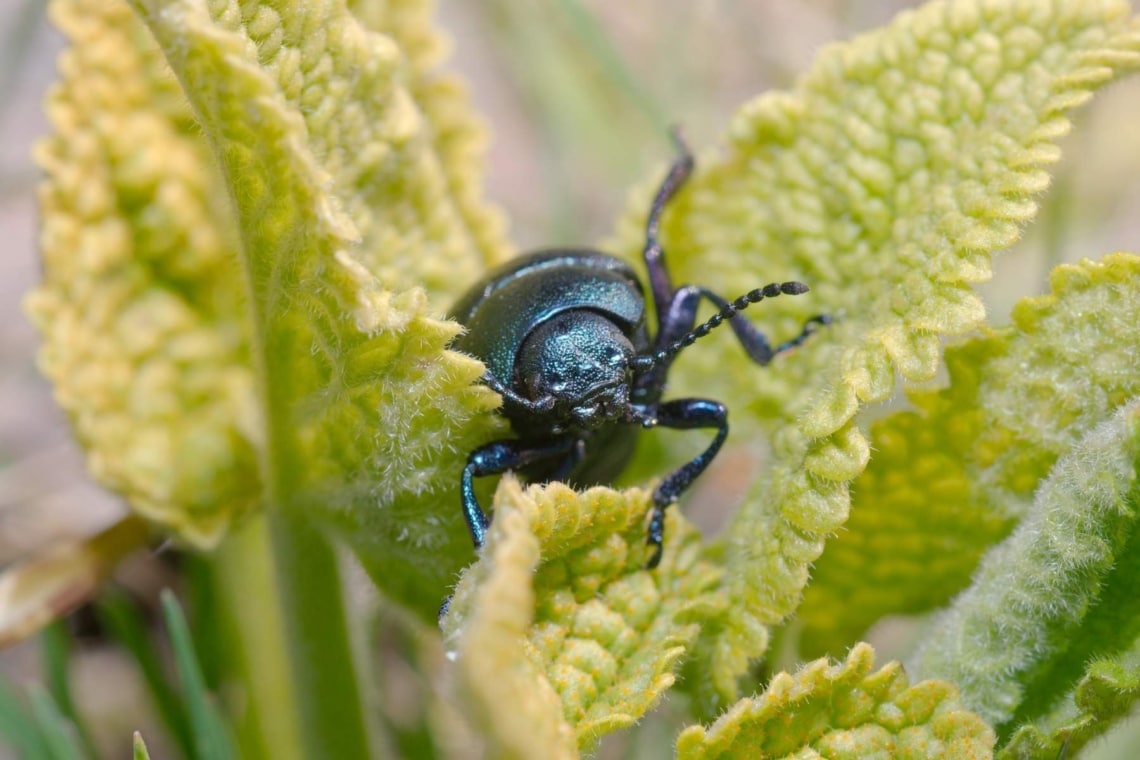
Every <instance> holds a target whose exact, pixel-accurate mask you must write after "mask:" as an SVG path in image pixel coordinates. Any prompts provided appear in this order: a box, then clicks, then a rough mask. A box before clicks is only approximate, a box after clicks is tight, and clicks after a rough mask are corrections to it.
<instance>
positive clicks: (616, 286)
mask: <svg viewBox="0 0 1140 760" xmlns="http://www.w3.org/2000/svg"><path fill="white" fill-rule="evenodd" d="M672 137H673V141H674V143H675V145H676V149H677V157H676V159H675V160H674V162H673V164H672V166H671V167H670V169H669V171H668V173H667V174H666V176H665V179H664V181H663V182H662V184H661V186H660V188H659V189H658V190H657V193H656V195H655V196H654V199H653V204H652V206H651V207H650V211H649V218H648V220H647V223H646V231H645V247H644V249H643V258H644V260H645V267H646V270H647V273H648V275H649V278H648V280H649V290H650V293H651V296H652V298H653V306H654V309H655V311H656V315H657V319H656V321H657V329H656V331H655V333H654V334H652V335H651V334H650V333H649V329H648V326H647V324H646V323H647V316H646V302H645V291H644V288H643V286H642V283H641V280H640V279H639V278H638V276H637V273H636V272H635V271H634V270H633V268H632V267H631V266H630V265H629V264H628V263H626V262H625V261H623V260H622V259H619V258H617V257H615V256H611V255H609V254H606V253H602V252H600V251H596V250H591V249H588V248H566V249H552V250H544V251H538V252H536V253H531V254H529V255H524V256H521V257H519V258H517V259H515V260H513V261H510V262H507V263H506V264H505V265H504V266H502V267H500V268H498V269H496V270H494V271H492V272H491V273H490V274H488V275H487V276H486V277H484V278H483V279H482V280H481V281H479V282H478V283H476V284H475V285H474V286H473V287H472V288H471V289H470V290H469V291H468V292H467V293H466V294H465V295H464V296H463V297H462V298H460V299H459V301H458V302H456V304H455V305H454V306H453V307H452V309H451V312H450V314H449V316H450V317H451V318H452V319H455V320H456V321H458V322H459V323H461V324H462V325H463V326H464V327H466V331H465V332H464V333H462V334H461V335H459V336H458V337H457V338H456V339H455V340H454V341H453V343H452V348H454V349H456V350H459V351H463V352H465V353H467V354H470V355H472V356H474V357H476V358H478V359H479V360H481V361H482V362H483V363H484V365H485V366H486V372H485V374H484V375H483V377H482V382H483V383H484V384H485V385H486V386H487V387H489V388H490V389H491V390H493V391H495V392H496V393H498V394H500V395H501V396H502V400H503V401H502V408H501V410H500V411H501V413H502V414H503V416H505V417H506V418H507V420H509V422H510V424H511V429H512V431H513V432H514V434H515V436H516V437H515V438H508V439H503V440H498V441H493V442H491V443H488V444H486V445H484V446H481V447H479V448H478V449H476V450H475V451H473V452H472V453H471V454H470V456H469V457H468V459H467V464H466V466H465V467H464V468H463V474H462V477H461V481H460V499H461V503H462V508H463V515H464V517H465V518H466V521H467V527H468V528H469V529H470V532H471V538H472V540H473V542H474V544H475V548H476V549H479V548H481V547H482V546H483V542H484V540H485V538H486V534H487V529H488V526H489V521H488V519H487V515H486V514H485V513H484V512H483V510H482V508H480V506H479V503H478V501H477V500H476V498H475V490H474V479H475V478H477V477H483V476H488V475H498V474H501V473H503V472H506V471H508V470H517V471H520V473H521V474H523V475H524V477H526V479H527V480H528V481H531V482H548V481H556V480H557V481H569V482H570V483H571V484H573V485H587V484H592V483H601V482H607V481H608V480H610V479H611V478H613V477H614V476H616V475H617V474H618V473H620V472H621V470H622V468H623V467H624V466H625V464H626V462H627V461H628V460H629V458H630V456H631V454H632V452H633V444H634V440H635V437H636V434H637V431H638V429H639V428H652V427H655V426H656V427H666V428H679V429H685V430H688V429H695V428H707V429H712V430H715V431H716V434H715V437H714V438H713V441H712V443H711V444H710V445H709V446H708V448H706V449H705V450H704V451H703V452H702V453H701V454H699V455H698V456H696V457H695V458H694V459H692V460H691V461H689V462H688V463H686V464H684V465H682V466H681V467H679V468H678V469H676V470H675V471H673V472H672V473H670V474H669V475H667V476H666V477H665V478H664V480H662V481H661V483H660V485H658V486H657V488H656V489H655V490H654V492H653V507H652V517H651V518H650V521H649V528H648V536H647V543H648V544H649V545H650V546H652V547H653V554H652V556H651V558H650V560H649V563H648V567H649V568H653V567H656V566H657V564H658V562H660V560H661V552H662V542H663V539H664V520H665V510H666V508H667V507H668V506H669V505H670V504H672V503H673V502H675V501H676V500H677V499H678V497H679V496H680V495H681V493H683V492H684V491H685V489H687V488H688V487H689V485H690V484H691V483H692V482H693V480H694V479H696V478H697V476H699V475H700V474H701V473H702V472H703V471H704V470H705V468H707V467H708V466H709V463H710V462H712V460H713V458H714V457H715V456H716V454H717V452H718V451H719V450H720V447H721V445H722V444H723V443H724V440H725V438H726V437H727V435H728V413H727V410H726V409H725V407H724V405H723V404H721V403H719V402H717V401H712V400H709V399H701V398H686V399H675V400H670V401H662V399H661V397H662V395H663V393H664V390H665V382H666V377H667V375H668V372H669V367H670V365H671V364H672V362H673V360H674V358H675V357H676V356H677V354H678V352H680V351H681V350H682V349H684V348H685V347H686V346H689V345H691V344H692V343H693V342H694V341H696V340H698V339H700V338H702V337H704V336H705V335H707V334H708V333H709V332H711V331H712V330H713V329H714V328H716V327H717V326H719V325H720V324H722V323H723V322H725V321H727V322H728V324H729V325H730V326H731V327H732V329H733V331H734V332H735V333H736V337H737V339H738V340H739V341H740V343H741V345H742V346H743V347H744V350H745V352H746V353H747V354H748V356H749V358H750V359H751V360H752V361H754V362H756V363H757V364H759V365H766V364H768V363H769V362H771V361H772V359H773V358H775V357H776V356H777V355H779V354H781V353H783V352H785V351H787V350H789V349H791V348H794V347H795V346H798V345H800V344H801V343H803V342H804V341H805V340H807V338H808V336H809V335H811V334H812V333H813V332H814V331H815V329H816V328H817V327H818V326H819V325H825V324H828V323H829V321H830V320H829V319H828V318H827V317H826V316H824V315H820V316H816V317H812V318H811V319H809V320H808V321H807V322H806V323H805V324H804V327H803V330H802V331H801V332H800V334H799V335H797V336H796V337H794V338H792V339H791V340H788V341H785V342H784V343H781V344H779V345H777V346H775V347H772V346H771V344H770V343H769V342H768V339H767V338H766V337H765V335H764V333H762V332H761V331H760V330H759V329H757V328H756V326H755V325H753V324H752V323H751V322H749V321H748V320H746V319H744V318H743V317H738V313H739V312H740V311H741V310H743V309H745V308H746V307H747V306H749V305H750V304H754V303H757V302H759V301H761V300H763V299H766V298H774V297H776V296H778V295H800V294H802V293H806V292H807V290H808V287H807V286H806V285H804V284H803V283H799V282H784V283H771V284H769V285H765V286H764V287H762V288H756V289H754V290H751V291H749V292H748V293H745V294H744V295H743V296H741V297H740V298H737V299H736V300H735V301H732V302H729V301H726V300H725V299H724V298H722V297H720V296H719V295H717V294H716V293H713V292H712V291H710V290H708V289H706V288H703V287H700V286H696V285H684V286H681V287H674V285H673V282H672V278H671V277H670V275H669V270H668V268H667V267H666V265H665V251H664V250H663V248H662V247H661V242H660V240H659V239H658V232H659V227H660V221H661V215H662V212H663V211H664V210H665V207H666V206H667V205H668V203H669V201H670V200H671V199H672V198H673V197H674V196H675V195H676V194H677V191H678V190H680V189H681V187H682V186H683V185H684V184H685V181H686V180H687V179H688V178H689V175H690V174H691V173H692V170H693V163H694V162H693V156H692V153H691V152H690V151H689V149H688V146H687V145H686V144H685V142H684V140H683V139H682V137H681V136H680V134H679V133H678V132H676V131H674V132H673V133H672ZM702 299H703V300H706V301H710V302H712V304H713V305H714V306H716V307H717V308H718V309H719V311H718V312H717V313H716V314H715V315H713V316H712V317H711V318H710V319H708V320H707V321H706V322H704V323H702V324H701V325H700V326H699V327H696V328H695V329H694V327H693V326H694V324H695V323H696V317H697V308H698V306H699V305H700V302H701V301H702Z"/></svg>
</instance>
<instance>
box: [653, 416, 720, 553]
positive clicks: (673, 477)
mask: <svg viewBox="0 0 1140 760" xmlns="http://www.w3.org/2000/svg"><path fill="white" fill-rule="evenodd" d="M649 410H652V407H650V409H649ZM655 418H656V420H657V425H658V426H660V427H667V428H676V429H678V430H692V429H694V428H716V437H715V438H714V439H713V442H712V443H711V444H709V447H708V448H707V449H705V450H704V451H703V452H702V453H701V454H699V455H698V456H696V457H695V458H694V459H693V460H692V461H691V462H688V463H687V464H684V465H682V466H681V467H679V468H678V469H676V470H674V471H673V472H671V473H670V474H669V475H668V476H666V478H665V480H664V481H662V482H661V485H659V486H657V490H655V491H654V492H653V516H652V517H651V518H650V520H649V536H648V538H647V539H646V543H648V544H649V545H650V546H652V547H653V556H652V557H650V558H649V565H648V567H649V568H650V569H653V568H655V567H657V563H658V562H660V561H661V551H662V541H663V539H664V534H665V509H666V507H668V506H669V505H670V504H672V503H673V502H675V501H676V500H677V497H679V496H680V495H681V494H682V493H683V492H684V491H685V489H687V488H688V487H689V485H690V484H692V482H693V480H695V479H696V477H697V476H698V475H700V474H701V473H702V472H704V471H705V468H706V467H708V466H709V463H710V462H712V460H713V457H715V456H716V454H717V452H718V451H720V447H721V444H723V443H724V439H725V438H726V437H727V436H728V411H727V410H726V409H725V408H724V404H721V403H719V402H717V401H710V400H708V399H703V398H686V399H677V400H675V401H666V402H665V403H663V404H658V405H657V408H656V414H655Z"/></svg>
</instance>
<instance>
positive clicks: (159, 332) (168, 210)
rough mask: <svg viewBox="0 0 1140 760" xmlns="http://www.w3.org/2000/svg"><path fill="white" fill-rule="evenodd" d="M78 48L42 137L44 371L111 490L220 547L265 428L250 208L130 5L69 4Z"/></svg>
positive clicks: (38, 302) (63, 65) (247, 499)
mask: <svg viewBox="0 0 1140 760" xmlns="http://www.w3.org/2000/svg"><path fill="white" fill-rule="evenodd" d="M49 14H50V16H51V19H52V21H53V22H54V23H55V25H56V26H57V27H58V28H59V29H60V30H62V31H63V32H64V34H65V35H66V36H67V37H68V39H69V41H70V43H71V46H70V47H69V48H68V49H67V50H66V51H65V52H64V53H63V54H62V55H61V56H60V60H59V69H60V77H61V81H60V82H59V83H58V84H57V85H56V86H55V87H54V88H53V89H52V91H51V92H50V94H49V96H48V100H47V112H48V117H49V119H50V120H51V123H52V126H53V128H54V130H55V133H54V134H53V135H52V136H51V137H48V138H46V139H45V140H43V141H42V142H41V143H40V144H39V145H37V147H36V152H35V155H36V160H37V162H38V163H39V165H40V167H41V168H42V169H43V171H44V173H45V179H44V181H43V183H42V185H41V187H40V193H39V198H40V209H41V219H42V221H41V225H42V228H41V232H40V248H41V249H42V251H43V283H42V284H41V285H40V286H39V287H38V288H37V289H36V290H34V291H33V292H32V293H31V294H29V296H28V299H27V301H26V308H27V310H28V313H29V315H30V316H31V318H32V319H33V321H34V322H35V323H36V325H37V327H38V328H39V329H40V331H41V332H42V333H43V337H44V346H43V348H42V349H41V350H40V355H39V363H40V368H41V369H42V371H43V372H44V374H45V375H47V376H48V378H49V379H50V380H51V381H52V384H53V386H54V388H55V397H56V400H57V401H58V402H59V404H60V406H61V407H63V409H64V410H65V411H66V412H67V413H68V415H69V416H70V418H71V421H72V424H73V425H74V428H75V433H76V435H77V436H78V438H79V440H80V442H81V443H82V444H83V446H84V448H86V450H87V466H88V469H89V470H90V472H91V474H92V475H93V476H94V477H95V479H96V480H98V481H99V482H100V483H101V484H102V485H103V486H105V487H107V488H109V489H111V490H113V491H117V492H119V493H121V494H122V495H123V496H124V497H126V498H127V500H128V501H129V502H130V504H131V506H132V507H133V508H134V509H135V510H136V511H138V512H139V513H140V514H142V515H144V516H146V517H147V518H149V519H151V520H155V521H157V522H159V523H161V524H162V525H163V526H164V527H166V528H168V529H170V530H172V531H174V532H175V533H178V534H179V535H180V536H181V537H182V538H183V539H185V540H187V541H189V542H191V543H193V544H195V545H198V546H203V547H205V546H212V545H214V544H215V543H216V542H217V540H218V539H219V538H220V536H221V535H222V534H223V533H224V532H225V530H226V527H227V526H228V525H229V523H230V522H231V521H232V520H234V519H236V518H237V517H239V516H240V515H242V514H243V513H245V512H246V511H248V510H249V509H251V508H252V507H253V506H254V504H255V503H256V501H257V499H258V494H259V490H260V474H259V471H258V467H257V462H256V458H257V449H258V447H259V446H260V442H261V439H262V436H261V432H260V430H259V422H258V409H257V404H256V400H255V391H254V377H253V372H252V369H251V367H250V364H249V361H250V357H249V351H248V340H249V329H248V325H247V324H246V323H245V317H246V313H245V305H244V303H243V295H242V290H241V287H240V275H239V272H238V270H237V268H236V267H235V265H234V260H233V252H234V246H235V244H236V243H235V239H234V234H233V223H232V218H233V215H232V213H230V211H229V209H228V207H227V203H226V194H225V192H224V190H223V189H222V187H221V179H220V177H219V176H218V174H217V170H216V168H215V165H214V161H213V159H212V158H211V156H210V154H209V151H208V148H207V146H206V145H205V143H204V142H203V141H202V139H201V135H200V130H199V128H198V127H197V125H196V124H195V123H194V120H193V117H192V115H191V113H190V110H189V108H187V106H186V103H185V99H184V98H183V97H182V95H181V93H180V92H179V89H178V84H177V82H176V81H174V80H173V79H172V78H171V77H170V74H169V71H168V69H167V68H166V66H165V64H164V63H163V61H162V58H161V56H160V55H159V54H158V52H157V51H156V50H155V49H154V45H153V43H152V42H150V41H149V39H148V35H147V33H146V30H145V29H143V28H142V27H141V26H140V25H139V24H138V23H137V22H136V21H135V20H134V18H133V14H132V13H131V11H130V8H128V7H127V6H126V5H125V4H124V3H120V2H103V1H102V0H53V2H52V3H51V5H50V7H49Z"/></svg>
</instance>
